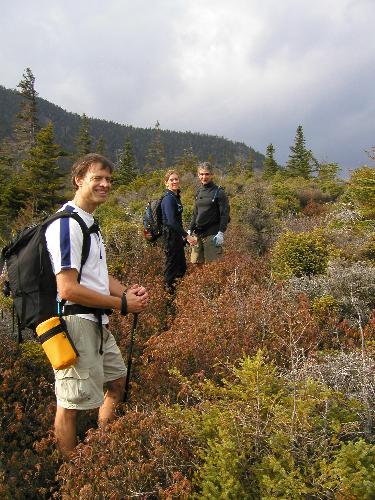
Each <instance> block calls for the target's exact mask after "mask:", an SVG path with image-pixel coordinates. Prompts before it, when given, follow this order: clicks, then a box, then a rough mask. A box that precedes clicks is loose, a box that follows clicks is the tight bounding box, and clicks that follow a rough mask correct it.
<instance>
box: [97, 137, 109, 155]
mask: <svg viewBox="0 0 375 500" xmlns="http://www.w3.org/2000/svg"><path fill="white" fill-rule="evenodd" d="M95 152H96V153H98V154H100V155H102V156H106V154H107V147H106V144H105V140H104V137H103V136H102V135H101V136H99V139H98V140H97V142H96V145H95Z"/></svg>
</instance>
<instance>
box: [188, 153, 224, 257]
mask: <svg viewBox="0 0 375 500" xmlns="http://www.w3.org/2000/svg"><path fill="white" fill-rule="evenodd" d="M198 177H199V180H200V182H201V187H200V189H199V191H198V193H197V196H196V199H195V206H194V210H193V219H192V221H191V224H190V232H191V233H192V234H193V233H194V234H195V235H196V236H197V238H198V242H197V245H195V246H194V247H192V251H191V262H192V263H193V264H202V263H207V262H213V261H214V260H217V259H219V258H220V257H221V256H222V255H223V243H224V233H225V230H226V229H227V225H228V222H229V202H228V197H227V195H226V194H225V191H224V189H223V188H221V187H220V186H217V185H216V184H214V182H213V180H212V179H213V172H212V167H211V165H210V164H209V163H208V162H203V163H200V164H199V165H198Z"/></svg>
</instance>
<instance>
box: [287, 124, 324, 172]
mask: <svg viewBox="0 0 375 500" xmlns="http://www.w3.org/2000/svg"><path fill="white" fill-rule="evenodd" d="M290 150H291V154H290V155H289V160H288V162H287V164H286V171H287V173H288V174H289V175H291V176H294V177H296V176H299V177H303V178H304V179H309V178H310V177H311V175H312V173H313V171H314V170H315V169H316V168H317V164H318V162H317V161H316V159H315V158H314V156H313V154H312V151H311V150H310V149H307V148H306V146H305V137H304V133H303V128H302V125H298V127H297V132H296V138H295V141H294V146H291V147H290Z"/></svg>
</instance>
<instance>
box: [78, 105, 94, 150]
mask: <svg viewBox="0 0 375 500" xmlns="http://www.w3.org/2000/svg"><path fill="white" fill-rule="evenodd" d="M75 144H76V153H75V155H74V156H75V158H81V157H82V156H85V155H87V154H88V153H91V152H92V151H91V145H92V138H91V135H90V129H89V119H88V118H87V116H86V115H85V114H83V115H82V118H81V128H80V129H79V132H78V136H77V138H76V140H75Z"/></svg>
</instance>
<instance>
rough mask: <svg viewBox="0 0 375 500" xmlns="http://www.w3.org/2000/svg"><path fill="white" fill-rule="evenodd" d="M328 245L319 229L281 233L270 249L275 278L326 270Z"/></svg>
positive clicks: (286, 277) (309, 274) (328, 252)
mask: <svg viewBox="0 0 375 500" xmlns="http://www.w3.org/2000/svg"><path fill="white" fill-rule="evenodd" d="M329 256H330V249H329V246H328V244H327V242H326V240H325V238H324V236H323V234H322V232H321V231H319V230H315V231H311V232H306V233H293V232H290V231H287V232H285V233H283V234H282V235H281V236H280V238H279V239H278V241H277V242H276V244H275V246H274V248H273V250H272V262H271V264H272V273H273V275H274V276H275V277H276V278H279V279H288V278H290V277H292V276H297V277H299V276H303V275H307V276H312V275H315V274H322V273H324V272H325V271H326V269H327V265H328V260H329Z"/></svg>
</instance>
